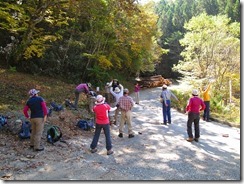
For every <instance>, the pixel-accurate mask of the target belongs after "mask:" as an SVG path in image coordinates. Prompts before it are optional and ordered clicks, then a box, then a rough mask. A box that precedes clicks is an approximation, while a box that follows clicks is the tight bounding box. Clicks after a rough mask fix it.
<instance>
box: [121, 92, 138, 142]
mask: <svg viewBox="0 0 244 184" xmlns="http://www.w3.org/2000/svg"><path fill="white" fill-rule="evenodd" d="M118 104H119V108H120V110H121V117H120V124H119V135H118V136H119V137H120V138H122V137H123V129H124V125H125V122H126V124H127V127H128V137H129V138H132V137H134V134H133V131H132V125H131V124H132V112H131V109H132V107H133V106H134V101H133V99H132V98H131V97H130V96H129V90H128V89H124V91H123V96H122V97H120V98H119V102H118Z"/></svg>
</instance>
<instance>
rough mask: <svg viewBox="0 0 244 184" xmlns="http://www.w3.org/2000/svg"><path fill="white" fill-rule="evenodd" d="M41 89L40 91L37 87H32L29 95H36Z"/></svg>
mask: <svg viewBox="0 0 244 184" xmlns="http://www.w3.org/2000/svg"><path fill="white" fill-rule="evenodd" d="M39 92H40V91H38V90H36V89H31V90H30V91H29V95H31V96H34V95H36V94H37V93H39Z"/></svg>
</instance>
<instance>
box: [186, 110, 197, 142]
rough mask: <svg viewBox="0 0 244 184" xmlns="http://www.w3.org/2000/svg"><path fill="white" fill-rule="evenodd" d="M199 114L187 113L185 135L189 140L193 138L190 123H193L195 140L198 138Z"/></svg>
mask: <svg viewBox="0 0 244 184" xmlns="http://www.w3.org/2000/svg"><path fill="white" fill-rule="evenodd" d="M199 120H200V113H194V112H189V113H188V120H187V134H188V137H189V138H193V134H192V123H193V122H194V130H195V138H199V137H200V129H199Z"/></svg>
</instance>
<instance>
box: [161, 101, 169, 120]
mask: <svg viewBox="0 0 244 184" xmlns="http://www.w3.org/2000/svg"><path fill="white" fill-rule="evenodd" d="M166 103H167V105H168V106H166V105H165V104H164V102H163V103H162V104H163V118H164V123H166V122H167V120H168V122H169V123H171V111H170V109H171V104H170V100H166Z"/></svg>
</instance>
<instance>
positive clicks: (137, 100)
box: [135, 92, 139, 104]
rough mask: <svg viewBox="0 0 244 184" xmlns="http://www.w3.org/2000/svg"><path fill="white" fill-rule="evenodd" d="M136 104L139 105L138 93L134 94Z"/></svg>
mask: <svg viewBox="0 0 244 184" xmlns="http://www.w3.org/2000/svg"><path fill="white" fill-rule="evenodd" d="M135 97H136V103H137V104H139V92H135Z"/></svg>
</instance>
